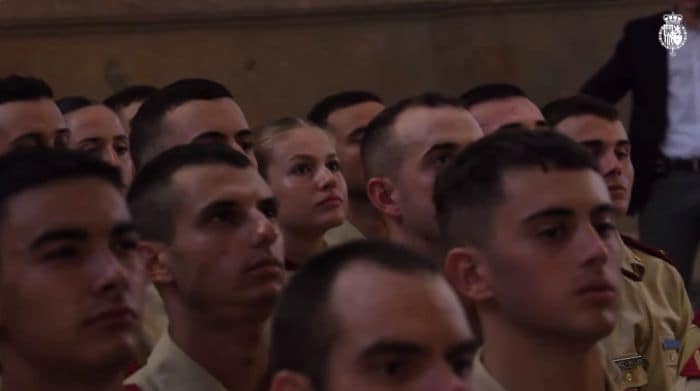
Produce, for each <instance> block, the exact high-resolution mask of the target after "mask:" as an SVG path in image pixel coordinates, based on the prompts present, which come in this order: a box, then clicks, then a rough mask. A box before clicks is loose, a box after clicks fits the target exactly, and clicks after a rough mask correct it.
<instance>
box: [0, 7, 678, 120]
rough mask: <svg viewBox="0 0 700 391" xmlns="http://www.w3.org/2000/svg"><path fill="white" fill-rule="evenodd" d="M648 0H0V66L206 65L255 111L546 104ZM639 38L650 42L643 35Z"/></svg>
mask: <svg viewBox="0 0 700 391" xmlns="http://www.w3.org/2000/svg"><path fill="white" fill-rule="evenodd" d="M666 4H668V2H667V1H659V0H655V1H652V0H637V1H627V0H615V1H602V0H599V1H591V0H589V1H583V0H554V1H553V0H549V1H542V0H541V1H526V0H441V1H437V0H434V1H429V0H238V1H226V0H199V1H185V0H168V1H165V0H150V1H147V0H22V1H20V0H0V37H1V38H0V53H2V55H1V56H2V60H1V61H0V74H8V73H21V74H34V75H38V76H40V77H43V78H45V79H46V80H47V81H49V82H50V83H51V84H52V85H53V86H54V88H55V90H56V92H57V94H58V95H68V94H86V95H90V96H93V97H96V98H101V97H103V96H105V95H107V94H109V93H110V92H112V91H114V90H115V89H118V88H120V87H123V86H125V85H127V84H132V83H148V84H155V85H163V84H165V83H168V82H170V81H173V80H175V79H177V78H180V77H193V76H197V77H207V78H212V79H215V80H219V81H221V82H223V83H224V84H226V85H227V86H229V87H230V88H231V89H232V91H234V93H235V95H236V96H237V97H238V100H239V101H240V102H241V105H242V106H243V109H244V110H245V111H246V113H247V114H248V116H249V117H250V119H251V122H252V123H253V124H259V123H260V122H263V121H266V120H269V119H273V118H275V117H279V116H283V115H302V114H304V113H305V112H306V111H307V110H308V108H309V106H310V105H311V104H312V103H313V102H314V101H316V100H317V99H318V98H320V97H322V96H323V95H325V94H327V93H330V92H334V91H337V90H341V89H348V88H367V89H371V90H374V91H377V92H378V93H380V94H382V95H383V96H385V97H386V98H387V99H388V100H393V99H397V98H400V97H403V96H406V95H409V94H414V93H417V92H420V91H423V90H443V91H446V92H450V93H459V92H461V91H463V90H465V89H467V88H469V87H470V86H472V85H473V84H475V83H480V82H488V81H509V82H514V83H517V84H520V85H522V86H523V87H524V88H525V89H527V90H528V91H529V92H530V94H531V95H532V96H533V97H534V98H535V99H536V100H538V101H539V102H540V103H543V102H544V101H545V100H547V99H549V98H552V97H556V96H559V95H562V94H568V93H571V92H573V91H575V89H576V88H578V86H580V84H581V83H582V82H583V81H584V80H585V78H586V77H588V75H589V74H590V73H591V72H593V71H594V70H595V69H596V68H597V67H598V66H600V65H601V64H602V63H603V62H604V61H605V60H606V59H607V58H608V56H609V55H610V53H611V51H612V49H613V47H614V45H615V43H616V42H617V40H618V39H619V36H620V33H621V31H622V27H623V25H624V22H625V21H626V20H628V19H630V18H634V17H638V16H641V15H645V14H649V13H652V12H656V11H659V10H661V9H663V8H664V6H665V5H666ZM649 44H650V45H654V44H658V43H657V42H649Z"/></svg>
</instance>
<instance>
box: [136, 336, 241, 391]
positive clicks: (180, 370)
mask: <svg viewBox="0 0 700 391" xmlns="http://www.w3.org/2000/svg"><path fill="white" fill-rule="evenodd" d="M124 383H125V384H136V385H138V386H140V387H141V388H142V389H144V390H150V389H157V390H168V391H190V390H207V391H227V390H226V387H224V386H223V385H222V384H221V383H220V382H219V381H218V380H216V379H215V378H214V377H213V376H212V375H210V374H209V373H208V372H207V371H206V370H205V369H204V368H202V367H201V366H200V365H199V364H197V363H196V362H195V361H194V360H192V359H191V358H190V357H189V356H188V355H187V353H185V352H184V351H183V350H182V349H180V347H179V346H177V344H175V342H174V341H173V340H172V338H170V335H169V333H167V332H166V333H163V335H162V336H161V338H160V340H158V343H157V344H156V346H155V347H154V348H153V352H151V355H150V356H149V357H148V361H147V362H146V365H145V366H144V367H143V368H141V369H140V370H139V371H138V372H136V373H135V374H134V375H132V376H131V377H129V378H128V379H127V380H126V381H125V382H124Z"/></svg>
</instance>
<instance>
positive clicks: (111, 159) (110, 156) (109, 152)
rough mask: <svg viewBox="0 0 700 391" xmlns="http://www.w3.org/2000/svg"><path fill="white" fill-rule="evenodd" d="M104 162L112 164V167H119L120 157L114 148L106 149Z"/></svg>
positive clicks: (103, 154)
mask: <svg viewBox="0 0 700 391" xmlns="http://www.w3.org/2000/svg"><path fill="white" fill-rule="evenodd" d="M102 160H104V161H105V162H107V163H109V164H111V165H112V166H115V167H119V166H120V165H119V156H118V155H117V153H116V152H115V151H114V148H105V149H104V151H103V152H102Z"/></svg>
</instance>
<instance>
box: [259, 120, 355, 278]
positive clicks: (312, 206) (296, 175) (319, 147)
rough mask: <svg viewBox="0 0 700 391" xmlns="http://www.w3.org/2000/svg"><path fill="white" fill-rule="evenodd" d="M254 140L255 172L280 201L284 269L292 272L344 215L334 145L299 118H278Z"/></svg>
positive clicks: (342, 183) (344, 192) (342, 180)
mask: <svg viewBox="0 0 700 391" xmlns="http://www.w3.org/2000/svg"><path fill="white" fill-rule="evenodd" d="M254 135H255V157H256V159H257V160H258V165H259V169H260V173H261V174H262V176H263V177H264V178H265V179H266V180H267V182H268V183H269V185H270V187H271V188H272V192H273V193H274V194H275V195H276V196H277V200H278V202H279V214H278V219H279V223H280V227H281V229H282V234H283V235H284V243H285V254H286V261H287V268H288V269H289V270H295V269H297V268H298V267H300V266H301V265H303V264H304V262H305V261H306V260H308V259H309V257H311V256H312V255H314V254H316V253H317V252H319V251H320V250H322V249H323V248H324V247H325V241H324V235H325V233H326V232H327V231H328V230H329V229H331V228H333V227H337V226H339V225H341V224H343V222H344V221H345V218H346V215H347V185H346V183H345V178H343V175H342V174H341V173H340V162H339V160H338V156H337V154H336V151H335V142H334V140H333V138H332V136H331V135H330V134H329V133H327V132H326V131H325V130H323V129H321V128H319V127H317V126H315V125H313V124H311V123H309V122H307V121H305V120H302V119H299V118H283V119H281V120H278V121H276V122H274V123H272V124H270V125H267V126H263V127H261V128H259V129H257V130H255V131H254Z"/></svg>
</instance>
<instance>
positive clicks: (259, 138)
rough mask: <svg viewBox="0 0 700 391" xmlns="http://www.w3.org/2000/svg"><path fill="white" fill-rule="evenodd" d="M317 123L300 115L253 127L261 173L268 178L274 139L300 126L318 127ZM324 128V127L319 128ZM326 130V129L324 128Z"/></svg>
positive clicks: (254, 145) (256, 157) (254, 143)
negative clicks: (299, 116)
mask: <svg viewBox="0 0 700 391" xmlns="http://www.w3.org/2000/svg"><path fill="white" fill-rule="evenodd" d="M318 127H319V126H318V125H316V124H315V123H311V122H309V121H307V120H305V119H302V118H298V117H285V118H280V119H278V120H276V121H274V122H272V123H269V124H267V125H263V126H261V127H259V128H256V129H253V130H252V132H253V138H254V141H253V148H254V152H255V159H256V160H257V161H258V170H259V171H260V174H261V175H262V176H263V177H264V178H267V168H268V166H269V163H270V158H271V154H272V148H273V146H272V144H273V143H274V139H276V138H277V137H279V136H283V135H285V134H287V133H288V132H289V131H291V130H294V129H298V128H318ZM319 129H321V130H323V128H319ZM323 131H324V132H325V130H323Z"/></svg>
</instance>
